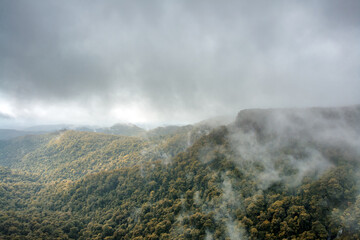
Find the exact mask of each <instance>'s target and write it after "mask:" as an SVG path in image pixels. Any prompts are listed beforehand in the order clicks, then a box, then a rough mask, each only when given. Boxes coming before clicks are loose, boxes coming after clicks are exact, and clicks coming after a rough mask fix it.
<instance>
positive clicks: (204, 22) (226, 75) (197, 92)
mask: <svg viewBox="0 0 360 240" xmlns="http://www.w3.org/2000/svg"><path fill="white" fill-rule="evenodd" d="M0 5H1V6H0V9H1V10H0V11H1V12H0V51H1V52H2V54H1V57H0V69H1V72H0V93H1V92H2V93H3V94H6V95H7V96H9V97H11V98H13V99H16V100H17V102H18V107H20V108H21V107H28V105H29V104H31V103H32V102H33V101H35V102H42V103H49V104H52V105H56V104H57V103H59V102H69V103H76V104H80V105H83V106H84V107H88V105H89V102H93V101H96V102H97V104H96V106H101V108H102V111H103V112H105V113H106V111H108V110H110V109H111V108H112V107H113V106H114V105H115V104H116V103H118V102H122V103H126V102H133V101H136V100H137V99H141V100H142V101H145V102H146V103H147V104H148V106H150V108H151V109H152V110H153V111H154V112H158V113H159V114H160V115H162V116H163V117H165V118H166V117H167V118H173V117H175V116H176V112H187V113H189V115H196V116H198V117H207V116H209V115H213V114H214V113H216V114H223V113H230V112H232V113H234V112H236V111H237V110H239V109H241V108H248V107H270V106H273V107H285V106H286V107H288V106H312V105H341V104H354V103H358V102H359V100H360V95H359V94H358V90H357V89H360V81H359V77H360V70H359V69H360V68H359V63H360V47H359V45H358V39H359V37H360V33H359V24H360V21H358V20H359V17H358V12H359V11H358V10H357V9H359V4H358V2H357V1H348V2H347V3H342V4H341V5H340V6H339V3H338V2H337V1H330V2H329V1H317V2H316V3H314V2H310V1H301V2H298V1H276V2H271V3H268V2H266V1H251V2H248V1H226V2H223V1H206V2H205V1H196V2H194V1H151V2H149V1H92V2H88V1H77V2H73V1H41V0H39V1H32V2H31V3H30V2H28V1H15V2H14V1H2V2H1V3H0ZM94 99H95V100H94Z"/></svg>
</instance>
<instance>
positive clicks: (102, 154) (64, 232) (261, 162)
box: [0, 106, 360, 240]
mask: <svg viewBox="0 0 360 240" xmlns="http://www.w3.org/2000/svg"><path fill="white" fill-rule="evenodd" d="M139 133H141V134H138V135H136V136H124V135H114V134H109V133H107V132H103V133H94V132H87V131H74V130H63V131H57V132H52V133H46V134H38V135H28V136H21V137H16V138H12V139H8V140H1V141H0V165H1V166H0V239H206V240H210V239H231V240H232V239H309V240H310V239H360V194H359V193H360V192H359V191H360V182H359V181H360V171H359V164H360V152H359V149H360V106H354V107H344V108H311V109H272V110H256V109H255V110H243V111H240V113H239V114H238V116H237V117H236V119H235V121H234V122H232V123H230V124H226V125H217V124H210V123H208V122H202V123H199V124H195V125H189V126H183V127H175V126H173V127H165V128H157V129H154V130H151V131H148V132H144V131H139Z"/></svg>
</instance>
